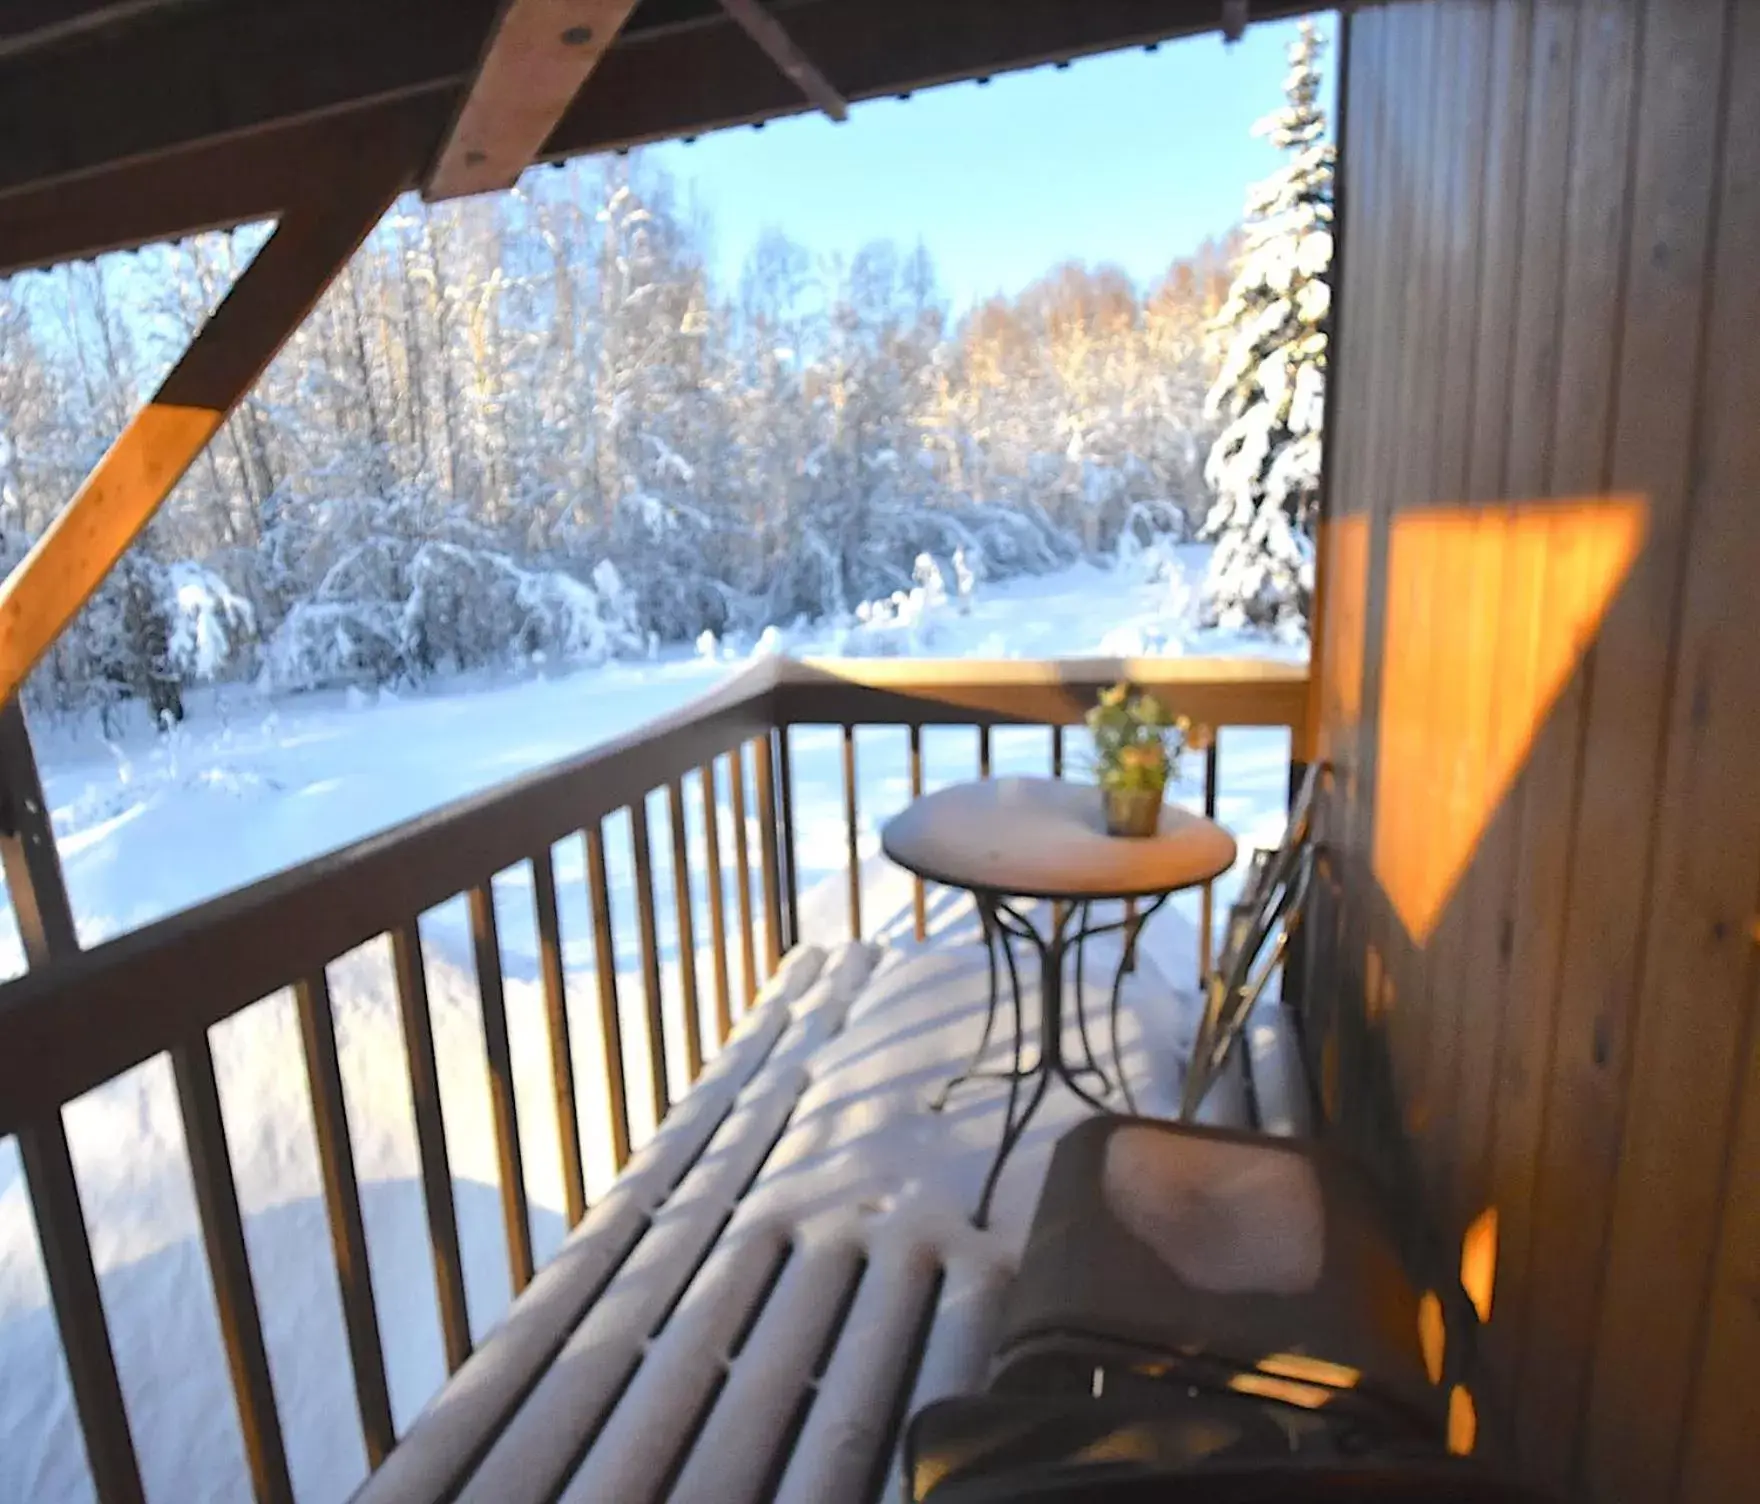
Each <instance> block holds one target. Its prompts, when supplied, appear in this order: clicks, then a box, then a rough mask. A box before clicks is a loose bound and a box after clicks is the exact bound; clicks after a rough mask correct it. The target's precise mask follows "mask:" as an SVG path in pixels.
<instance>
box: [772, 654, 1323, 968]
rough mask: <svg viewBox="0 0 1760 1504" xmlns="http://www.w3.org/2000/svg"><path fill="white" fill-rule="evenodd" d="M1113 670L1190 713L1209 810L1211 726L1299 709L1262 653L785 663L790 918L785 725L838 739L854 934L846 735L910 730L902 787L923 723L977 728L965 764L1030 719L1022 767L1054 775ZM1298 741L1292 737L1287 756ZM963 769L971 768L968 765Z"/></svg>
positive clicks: (1295, 751)
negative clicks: (1034, 760) (1030, 763)
mask: <svg viewBox="0 0 1760 1504" xmlns="http://www.w3.org/2000/svg"><path fill="white" fill-rule="evenodd" d="M1121 679H1128V680H1130V682H1132V683H1133V684H1136V685H1138V686H1140V687H1142V688H1145V689H1150V690H1153V691H1155V692H1156V693H1157V695H1158V696H1160V697H1161V698H1162V699H1164V700H1165V701H1166V702H1167V704H1168V706H1169V707H1170V709H1171V710H1172V711H1173V712H1174V713H1175V714H1177V715H1183V716H1185V717H1187V718H1188V719H1189V720H1190V721H1191V723H1192V738H1191V740H1192V748H1193V751H1195V752H1196V753H1197V754H1198V755H1199V756H1201V757H1202V758H1203V765H1204V774H1203V803H1204V811H1205V813H1206V814H1209V815H1212V816H1214V815H1215V813H1216V799H1217V789H1218V779H1219V767H1218V733H1219V732H1220V731H1221V730H1222V729H1224V728H1237V727H1250V726H1260V727H1286V728H1288V729H1289V730H1290V731H1291V733H1292V736H1294V735H1299V728H1300V727H1301V726H1302V725H1303V718H1304V715H1305V713H1306V708H1307V686H1308V676H1307V672H1306V670H1305V668H1303V667H1301V666H1299V665H1292V664H1288V663H1279V662H1270V661H1265V660H1260V659H1168V658H1152V659H1129V660H1120V659H1099V658H1095V659H1076V660H1070V661H1062V662H1054V661H1025V660H1003V661H983V660H973V659H952V660H933V659H909V660H904V659H893V660H885V659H881V660H847V659H838V660H826V661H822V662H820V661H812V660H809V661H806V662H789V663H784V664H783V665H782V666H781V667H780V669H779V671H778V678H777V689H776V704H775V711H774V714H775V721H776V725H777V728H778V735H777V738H776V746H777V755H778V756H779V758H780V760H781V786H782V789H783V793H784V801H783V835H784V847H785V849H784V853H783V855H784V873H785V879H786V882H787V887H788V907H789V912H790V914H791V915H794V916H796V918H795V922H796V923H797V924H798V910H799V892H798V887H799V884H798V880H797V874H798V851H797V846H796V842H795V839H794V827H793V820H792V810H791V808H790V804H791V799H790V797H789V790H790V788H791V785H792V781H793V780H792V777H791V773H790V769H791V762H792V758H791V752H790V736H789V731H790V728H791V727H796V726H808V725H812V726H837V727H840V728H841V733H842V747H843V769H842V787H843V816H844V837H845V849H846V887H847V891H848V911H849V932H850V934H851V936H852V937H854V938H857V939H860V938H862V937H863V936H864V934H865V933H867V931H866V930H865V929H864V926H863V915H862V890H863V884H862V879H861V855H860V851H859V847H860V834H861V810H860V796H859V790H858V779H857V767H856V756H857V754H856V745H857V732H858V730H859V729H860V728H861V727H881V726H891V727H904V728H905V729H906V730H907V732H908V737H909V740H908V747H907V755H908V764H909V787H910V793H911V796H912V797H913V798H914V797H916V796H917V795H919V794H921V793H922V792H923V787H924V764H923V734H924V729H925V728H926V727H931V726H934V727H969V728H974V729H975V730H976V732H977V747H976V752H975V757H974V759H973V763H972V773H973V774H975V775H976V776H978V777H980V778H989V777H990V776H991V774H992V772H993V771H994V763H995V755H994V736H993V732H994V730H995V728H997V727H1002V726H1038V727H1043V728H1045V729H1047V730H1049V732H1050V736H1049V746H1048V747H1047V749H1046V759H1045V764H1044V766H1043V767H1042V768H1033V769H1031V771H1033V772H1040V773H1045V774H1049V775H1050V776H1052V777H1056V778H1062V777H1063V776H1064V775H1065V773H1066V772H1067V771H1068V768H1067V766H1066V764H1067V758H1066V755H1065V728H1066V727H1068V726H1072V725H1079V724H1080V722H1081V720H1082V718H1083V716H1085V715H1086V714H1087V712H1088V710H1089V708H1090V707H1091V706H1092V705H1093V704H1094V702H1095V699H1096V698H1097V697H1098V695H1099V693H1100V691H1101V690H1102V689H1104V688H1106V687H1107V686H1108V685H1110V684H1115V683H1117V682H1118V681H1119V680H1121ZM1302 756H1303V749H1302V748H1300V747H1299V746H1295V745H1294V744H1293V743H1292V748H1291V757H1292V762H1294V763H1295V764H1298V765H1299V764H1300V762H1301V760H1302ZM967 776H971V775H967ZM912 889H913V893H912V928H913V930H914V932H915V935H916V938H917V939H918V940H923V939H926V938H927V936H928V912H927V902H926V895H925V891H924V886H923V883H922V881H921V880H920V879H917V880H915V881H914V882H913V884H912ZM1200 902H1201V910H1200V922H1199V930H1200V939H1199V954H1200V968H1202V967H1203V965H1204V964H1205V960H1204V958H1206V957H1208V955H1209V954H1210V932H1211V919H1212V910H1213V900H1212V895H1211V890H1210V889H1209V888H1208V887H1206V888H1205V889H1204V890H1203V891H1202V894H1201V898H1200Z"/></svg>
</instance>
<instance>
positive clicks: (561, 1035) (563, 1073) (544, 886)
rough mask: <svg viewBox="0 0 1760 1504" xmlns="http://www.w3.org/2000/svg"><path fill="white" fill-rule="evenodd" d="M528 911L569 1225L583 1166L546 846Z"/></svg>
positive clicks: (580, 1193)
mask: <svg viewBox="0 0 1760 1504" xmlns="http://www.w3.org/2000/svg"><path fill="white" fill-rule="evenodd" d="M532 908H533V909H534V910H535V911H536V914H537V921H538V974H539V978H540V980H541V982H542V985H543V989H544V1022H545V1024H546V1026H547V1031H548V1033H549V1035H550V1087H551V1092H552V1094H553V1095H554V1096H555V1098H556V1136H557V1140H558V1142H559V1145H560V1148H561V1151H562V1205H563V1211H564V1213H565V1214H566V1216H567V1218H568V1225H569V1226H570V1227H574V1226H575V1225H576V1224H577V1223H579V1221H580V1220H581V1218H582V1217H584V1216H585V1215H586V1214H587V1181H586V1173H585V1171H584V1169H583V1168H582V1165H581V1120H580V1111H579V1109H578V1108H577V1107H576V1105H575V1097H574V1048H573V1045H572V1044H571V1042H570V1040H569V1031H568V983H567V981H566V980H565V978H564V976H563V971H562V928H561V924H560V922H559V921H558V919H557V914H556V858H555V854H554V852H553V851H552V850H551V848H550V847H548V846H546V847H545V848H544V849H543V850H542V851H540V852H539V853H538V854H537V855H536V856H534V857H533V858H532Z"/></svg>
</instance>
